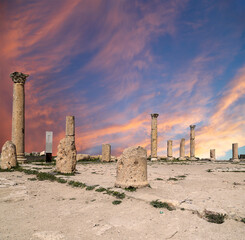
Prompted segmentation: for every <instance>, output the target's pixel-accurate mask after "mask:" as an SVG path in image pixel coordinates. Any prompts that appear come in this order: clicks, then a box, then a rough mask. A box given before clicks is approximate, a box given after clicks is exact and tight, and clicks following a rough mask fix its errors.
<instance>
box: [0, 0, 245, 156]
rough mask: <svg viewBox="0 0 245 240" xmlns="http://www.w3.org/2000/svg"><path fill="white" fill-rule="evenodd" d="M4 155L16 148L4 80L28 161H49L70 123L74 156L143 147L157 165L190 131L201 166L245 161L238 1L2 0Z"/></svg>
mask: <svg viewBox="0 0 245 240" xmlns="http://www.w3.org/2000/svg"><path fill="white" fill-rule="evenodd" d="M0 55H1V58H0V81H1V88H0V116H1V118H0V146H2V145H3V144H4V142H5V141H7V140H10V139H11V122H12V120H11V118H12V97H13V96H12V95H13V82H12V80H11V78H10V77H9V74H10V73H11V72H15V71H18V72H23V73H25V74H30V76H29V77H28V78H27V82H26V84H25V100H26V105H25V121H26V122H25V133H26V135H25V143H26V149H25V151H26V152H32V151H43V150H44V149H45V132H46V131H53V133H54V143H53V153H54V154H56V152H57V145H58V143H59V141H60V140H61V139H62V138H63V137H64V136H65V118H66V116H68V115H74V116H75V124H76V148H77V152H78V153H88V154H101V145H102V144H103V143H109V144H111V146H112V154H113V155H116V156H118V155H120V154H121V153H122V151H123V149H125V148H127V147H130V146H134V145H140V146H142V147H145V148H146V149H147V151H148V154H150V144H151V141H150V137H151V116H150V114H151V113H158V114H159V117H158V155H163V156H164V155H166V149H167V140H169V139H171V140H173V152H174V156H175V157H178V156H179V144H180V139H181V138H185V139H186V155H188V154H189V134H190V133H189V131H190V128H189V126H190V125H191V124H195V125H196V156H198V157H209V151H210V149H213V148H214V149H216V156H217V158H218V159H229V158H230V157H231V147H232V143H238V145H239V154H245V1H244V0H235V1H234V0H215V1H213V0H200V1H196V0H171V1H169V0H166V1H164V0H116V1H115V0H52V1H50V0H42V1H40V0H0Z"/></svg>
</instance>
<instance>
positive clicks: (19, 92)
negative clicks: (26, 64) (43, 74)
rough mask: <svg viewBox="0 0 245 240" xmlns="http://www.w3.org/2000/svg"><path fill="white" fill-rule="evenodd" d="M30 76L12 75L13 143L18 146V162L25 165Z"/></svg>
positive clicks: (16, 73) (19, 73) (15, 73)
mask: <svg viewBox="0 0 245 240" xmlns="http://www.w3.org/2000/svg"><path fill="white" fill-rule="evenodd" d="M28 76H29V75H28V74H23V73H21V72H13V73H11V74H10V77H11V78H12V81H13V82H14V87H13V113H12V142H13V143H14V144H15V146H16V152H17V161H18V162H20V163H24V162H25V161H26V158H25V81H26V78H27V77H28Z"/></svg>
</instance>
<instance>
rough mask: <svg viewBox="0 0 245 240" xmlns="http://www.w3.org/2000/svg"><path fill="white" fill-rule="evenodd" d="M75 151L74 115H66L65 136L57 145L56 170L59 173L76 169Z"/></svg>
mask: <svg viewBox="0 0 245 240" xmlns="http://www.w3.org/2000/svg"><path fill="white" fill-rule="evenodd" d="M76 163H77V151H76V146H75V117H74V116H67V117H66V136H65V138H63V139H61V141H60V143H59V145H58V152H57V158H56V170H57V171H58V172H61V173H72V172H75V170H76Z"/></svg>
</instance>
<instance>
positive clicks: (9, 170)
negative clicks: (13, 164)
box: [0, 168, 14, 172]
mask: <svg viewBox="0 0 245 240" xmlns="http://www.w3.org/2000/svg"><path fill="white" fill-rule="evenodd" d="M13 171H14V169H13V168H10V169H8V168H7V169H2V168H0V172H13Z"/></svg>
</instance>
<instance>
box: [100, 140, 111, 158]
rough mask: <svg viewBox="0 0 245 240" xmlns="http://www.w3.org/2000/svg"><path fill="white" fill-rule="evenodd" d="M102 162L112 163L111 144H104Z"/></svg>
mask: <svg viewBox="0 0 245 240" xmlns="http://www.w3.org/2000/svg"><path fill="white" fill-rule="evenodd" d="M101 161H102V162H110V161H111V145H110V144H102V159H101Z"/></svg>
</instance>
